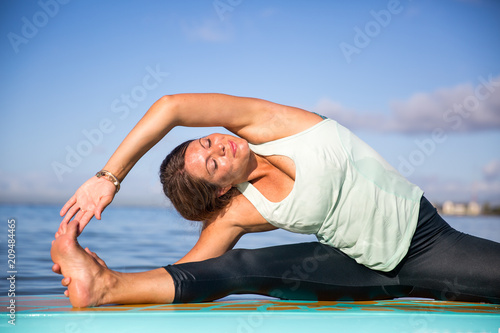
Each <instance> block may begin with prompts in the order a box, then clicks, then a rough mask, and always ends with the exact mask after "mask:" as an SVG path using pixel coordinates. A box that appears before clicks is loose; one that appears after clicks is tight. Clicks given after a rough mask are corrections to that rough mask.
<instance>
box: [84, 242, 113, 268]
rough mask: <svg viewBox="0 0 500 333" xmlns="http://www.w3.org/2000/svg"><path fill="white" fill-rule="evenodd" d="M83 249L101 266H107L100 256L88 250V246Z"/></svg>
mask: <svg viewBox="0 0 500 333" xmlns="http://www.w3.org/2000/svg"><path fill="white" fill-rule="evenodd" d="M85 251H86V252H87V253H88V254H90V255H91V256H92V258H94V259H95V260H96V261H97V262H98V263H99V264H100V265H101V266H104V267H106V268H108V265H106V263H105V262H104V260H102V259H101V258H99V256H98V255H97V254H96V253H95V252H92V251H90V250H89V248H88V247H86V248H85Z"/></svg>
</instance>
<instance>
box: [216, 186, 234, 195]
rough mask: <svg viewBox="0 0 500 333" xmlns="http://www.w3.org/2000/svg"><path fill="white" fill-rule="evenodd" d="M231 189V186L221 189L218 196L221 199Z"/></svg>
mask: <svg viewBox="0 0 500 333" xmlns="http://www.w3.org/2000/svg"><path fill="white" fill-rule="evenodd" d="M231 187H232V186H231V185H227V186H225V187H221V189H220V190H219V193H218V196H219V197H221V196H223V195H224V194H226V193H227V191H229V190H230V189H231Z"/></svg>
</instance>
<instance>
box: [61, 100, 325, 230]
mask: <svg viewBox="0 0 500 333" xmlns="http://www.w3.org/2000/svg"><path fill="white" fill-rule="evenodd" d="M316 122H318V117H317V116H316V115H314V114H312V113H309V112H306V111H304V110H302V109H298V108H294V107H290V106H284V105H280V104H276V103H272V102H268V101H265V100H261V99H256V98H247V97H236V96H229V95H223V94H178V95H169V96H164V97H162V98H160V99H159V100H158V101H156V102H155V103H154V104H153V105H152V106H151V108H150V109H149V110H148V111H147V112H146V114H145V115H144V116H143V118H142V119H141V120H140V121H139V122H138V123H137V125H136V126H135V127H134V128H133V129H132V131H130V133H129V134H128V135H127V136H126V137H125V139H124V140H123V142H122V143H121V144H120V146H119V147H118V148H117V149H116V151H115V152H114V154H113V155H112V156H111V158H110V159H109V160H108V162H107V163H106V165H105V166H104V168H103V170H106V171H108V172H110V173H111V174H113V175H114V176H115V177H116V178H117V179H118V181H120V182H121V181H122V180H123V179H124V178H125V177H126V175H127V174H128V172H129V171H130V170H131V169H132V167H133V166H134V165H135V163H137V161H138V160H139V159H140V158H141V157H142V156H143V155H144V154H145V153H146V152H147V151H148V150H149V149H151V148H152V147H153V146H154V145H155V144H156V143H157V142H158V141H160V140H161V139H162V138H163V137H164V136H165V135H166V134H167V133H168V132H170V130H172V129H173V128H174V127H176V126H187V127H212V126H221V127H225V128H226V129H228V130H229V131H231V132H233V133H235V134H236V135H239V136H240V137H242V138H244V139H246V140H248V141H250V142H252V143H262V142H266V141H271V140H275V139H279V138H281V137H286V136H289V135H292V134H295V133H298V132H300V131H302V130H304V129H306V128H308V127H310V126H312V125H313V124H314V123H316ZM114 195H115V186H114V185H113V184H112V183H111V182H109V180H106V179H104V178H97V177H92V178H90V179H89V180H88V181H87V182H85V183H84V184H83V185H82V186H81V187H80V188H79V189H78V190H77V191H76V193H75V194H74V195H73V196H72V197H71V198H70V200H68V202H67V203H66V204H65V205H64V207H63V208H62V209H61V216H64V218H63V221H62V222H61V226H60V231H61V230H62V229H61V228H65V226H66V224H67V223H68V222H69V220H70V219H71V218H72V217H75V218H76V219H78V220H80V229H79V232H81V231H82V230H83V228H85V226H86V225H87V224H88V222H89V221H90V220H91V219H92V217H93V216H95V217H96V218H97V219H100V218H101V213H102V211H103V210H104V209H105V208H106V207H107V206H108V205H109V204H110V203H111V201H112V200H113V198H114Z"/></svg>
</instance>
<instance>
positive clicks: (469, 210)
mask: <svg viewBox="0 0 500 333" xmlns="http://www.w3.org/2000/svg"><path fill="white" fill-rule="evenodd" d="M441 210H442V213H443V214H444V215H460V216H462V215H472V216H476V215H479V214H481V205H479V204H478V203H477V202H476V201H470V202H469V203H454V202H453V201H450V200H448V201H445V202H444V203H443V206H442V209H441Z"/></svg>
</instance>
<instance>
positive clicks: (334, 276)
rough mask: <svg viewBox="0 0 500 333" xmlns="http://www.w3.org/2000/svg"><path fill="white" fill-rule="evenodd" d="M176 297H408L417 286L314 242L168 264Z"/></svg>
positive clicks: (192, 299)
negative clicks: (245, 295) (243, 295)
mask: <svg viewBox="0 0 500 333" xmlns="http://www.w3.org/2000/svg"><path fill="white" fill-rule="evenodd" d="M165 269H166V270H167V271H168V272H169V273H170V274H171V275H172V277H173V279H174V283H175V300H174V302H195V301H209V300H214V299H218V298H221V297H224V296H226V295H229V294H241V293H252V294H263V295H269V296H274V297H278V298H283V299H302V300H339V299H342V300H370V299H382V298H394V297H397V296H403V295H405V294H406V293H408V292H409V291H410V290H411V287H408V286H401V285H399V281H398V278H397V277H390V276H388V275H387V274H383V273H380V272H377V271H373V270H371V269H369V268H367V267H365V266H363V265H360V264H358V263H356V261H354V260H353V259H351V258H349V257H348V256H346V255H345V254H343V253H342V252H340V251H338V250H336V249H334V248H331V247H329V246H326V245H323V244H320V243H317V242H312V243H301V244H290V245H282V246H274V247H268V248H263V249H256V250H232V251H229V252H228V253H226V254H224V255H223V256H221V257H218V258H214V259H209V260H206V261H203V262H196V263H185V264H179V265H173V266H166V267H165Z"/></svg>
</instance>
